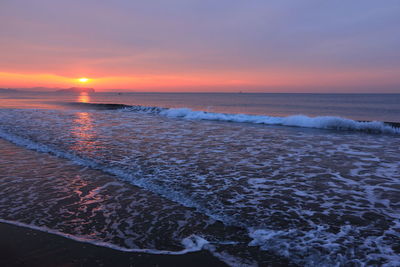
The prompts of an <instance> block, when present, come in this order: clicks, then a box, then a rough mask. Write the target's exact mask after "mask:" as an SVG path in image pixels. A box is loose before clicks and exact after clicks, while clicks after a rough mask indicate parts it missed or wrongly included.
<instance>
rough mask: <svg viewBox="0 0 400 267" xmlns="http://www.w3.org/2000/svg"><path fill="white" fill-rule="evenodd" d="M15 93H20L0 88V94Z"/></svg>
mask: <svg viewBox="0 0 400 267" xmlns="http://www.w3.org/2000/svg"><path fill="white" fill-rule="evenodd" d="M15 92H20V91H18V90H15V89H9V88H0V93H15Z"/></svg>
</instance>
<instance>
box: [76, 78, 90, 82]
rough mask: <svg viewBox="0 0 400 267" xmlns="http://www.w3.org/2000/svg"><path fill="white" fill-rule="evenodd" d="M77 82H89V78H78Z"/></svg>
mask: <svg viewBox="0 0 400 267" xmlns="http://www.w3.org/2000/svg"><path fill="white" fill-rule="evenodd" d="M78 81H79V82H81V83H86V82H88V81H89V78H85V77H83V78H79V79H78Z"/></svg>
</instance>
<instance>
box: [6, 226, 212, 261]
mask: <svg viewBox="0 0 400 267" xmlns="http://www.w3.org/2000/svg"><path fill="white" fill-rule="evenodd" d="M0 223H6V224H11V225H16V226H19V227H24V228H29V229H32V230H36V231H41V232H45V233H49V234H53V235H58V236H62V237H65V238H68V239H71V240H74V241H77V242H81V243H88V244H92V245H95V246H98V247H106V248H110V249H114V250H119V251H123V252H136V253H147V254H163V255H182V254H186V253H190V252H196V251H200V250H202V249H203V248H205V247H206V245H207V244H208V241H207V240H205V239H204V238H202V237H200V236H197V235H191V236H188V237H186V238H184V239H183V240H182V241H181V243H182V245H183V247H184V249H182V250H178V251H170V250H157V249H146V248H124V247H120V246H117V245H114V244H111V243H106V242H101V241H97V240H92V239H88V238H86V237H80V236H76V235H71V234H67V233H63V232H60V231H56V230H53V229H50V228H47V227H43V226H36V225H31V224H25V223H21V222H16V221H9V220H4V219H0Z"/></svg>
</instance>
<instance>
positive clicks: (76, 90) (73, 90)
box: [56, 87, 95, 93]
mask: <svg viewBox="0 0 400 267" xmlns="http://www.w3.org/2000/svg"><path fill="white" fill-rule="evenodd" d="M56 92H58V93H81V92H86V93H94V92H95V91H94V89H93V88H86V87H71V88H68V89H61V90H57V91H56Z"/></svg>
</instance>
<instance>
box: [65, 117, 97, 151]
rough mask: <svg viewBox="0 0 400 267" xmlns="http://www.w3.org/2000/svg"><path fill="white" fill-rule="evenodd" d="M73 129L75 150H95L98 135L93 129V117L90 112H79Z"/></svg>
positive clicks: (73, 147)
mask: <svg viewBox="0 0 400 267" xmlns="http://www.w3.org/2000/svg"><path fill="white" fill-rule="evenodd" d="M75 116H76V118H75V119H74V121H73V122H74V124H73V127H72V129H71V132H72V135H73V137H74V141H75V142H74V145H73V146H72V149H73V150H75V151H86V152H87V151H93V150H94V146H95V140H96V135H95V132H94V129H93V119H92V116H91V114H90V113H89V112H77V113H76V114H75Z"/></svg>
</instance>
